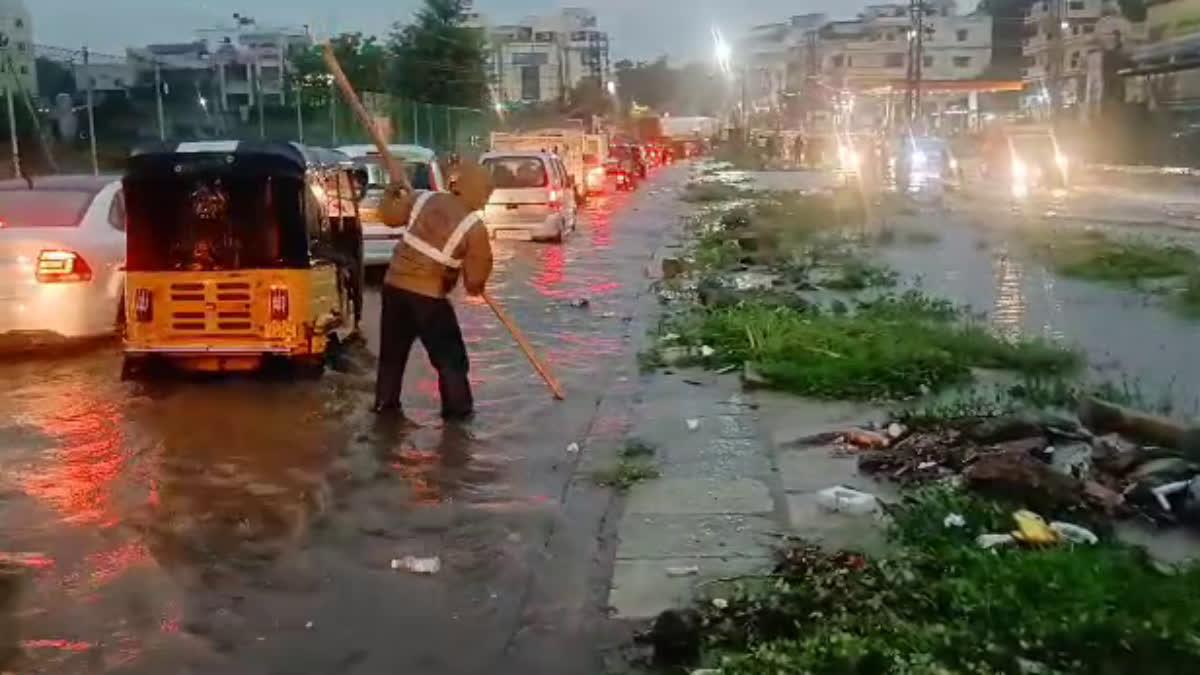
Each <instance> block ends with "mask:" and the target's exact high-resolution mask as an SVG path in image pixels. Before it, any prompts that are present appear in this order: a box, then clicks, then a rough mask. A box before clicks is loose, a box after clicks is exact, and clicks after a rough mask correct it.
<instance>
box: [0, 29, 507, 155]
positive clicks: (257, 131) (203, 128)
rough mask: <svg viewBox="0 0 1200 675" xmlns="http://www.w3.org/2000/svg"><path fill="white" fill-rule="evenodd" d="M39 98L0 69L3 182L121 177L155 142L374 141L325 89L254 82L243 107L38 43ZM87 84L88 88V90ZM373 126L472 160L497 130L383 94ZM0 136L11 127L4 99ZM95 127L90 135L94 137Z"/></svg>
mask: <svg viewBox="0 0 1200 675" xmlns="http://www.w3.org/2000/svg"><path fill="white" fill-rule="evenodd" d="M35 55H36V56H37V57H38V58H37V71H38V84H39V87H38V91H37V92H36V93H35V92H33V91H31V89H30V87H29V86H27V85H26V84H24V83H22V82H21V80H20V78H17V77H16V69H15V68H13V67H12V66H11V62H9V63H7V64H5V63H0V83H2V84H0V90H3V91H4V92H5V93H7V92H8V91H9V90H11V91H13V94H14V96H13V99H14V101H15V105H14V106H13V110H14V115H13V117H14V120H15V122H16V124H14V125H11V127H12V129H13V132H14V133H10V134H8V135H9V136H10V141H11V140H12V139H11V137H13V136H15V137H16V143H15V144H14V143H12V142H9V143H2V142H0V148H3V149H0V157H2V158H3V160H2V161H0V163H2V166H0V176H11V175H13V173H14V172H15V171H16V166H17V163H16V162H14V161H13V154H12V147H13V146H14V145H17V146H19V148H20V151H19V153H18V158H19V160H20V164H21V166H22V167H23V171H24V172H26V173H33V174H46V173H75V172H91V171H100V172H103V171H117V170H120V169H121V167H122V166H123V165H124V160H125V158H126V157H127V156H128V154H129V151H130V150H131V149H132V148H133V147H134V146H136V145H138V144H139V143H143V142H147V141H152V140H159V139H161V140H166V141H168V142H186V141H200V140H216V139H237V140H251V139H268V140H276V141H296V142H302V143H306V144H309V145H316V146H325V147H337V146H340V145H351V144H360V143H369V142H370V141H371V138H370V134H369V133H368V131H367V129H366V128H365V127H364V126H363V124H362V123H361V122H360V121H359V119H358V118H357V117H356V116H355V115H354V113H353V112H352V110H351V108H350V107H349V105H347V104H346V103H345V102H344V101H343V100H342V99H341V97H340V96H336V95H334V94H335V92H334V89H333V87H332V85H331V86H329V87H328V88H326V87H323V86H321V87H317V88H316V89H310V88H304V89H300V88H297V87H295V86H292V85H290V84H285V85H284V86H282V87H277V88H276V89H275V90H274V91H266V93H265V94H264V91H265V89H260V85H259V83H257V82H255V81H254V77H250V78H249V82H248V83H247V84H245V85H244V87H246V88H247V94H248V95H243V96H242V98H241V99H240V100H231V99H233V98H234V97H231V96H229V95H228V94H227V93H226V92H223V91H220V90H219V89H218V87H217V85H216V78H215V75H213V74H205V73H203V72H202V73H201V74H200V75H197V74H196V73H191V74H189V73H181V72H179V71H178V69H172V68H170V67H169V64H158V63H154V62H147V61H144V60H143V61H139V62H136V63H135V62H134V61H132V60H131V59H132V58H133V57H132V56H117V55H111V54H99V53H95V52H88V51H87V50H85V49H70V48H62V47H50V46H44V45H37V46H36V47H35ZM89 85H90V86H89ZM362 95H363V99H364V104H365V105H366V107H367V108H368V110H369V111H370V112H371V114H372V115H373V116H374V117H375V125H376V127H377V128H379V129H381V130H382V131H383V132H384V134H385V136H386V137H387V138H388V139H389V140H390V142H392V143H412V144H416V145H422V146H426V147H429V148H432V149H434V150H436V151H438V152H439V153H442V154H445V153H448V152H457V153H459V154H461V155H462V156H464V157H473V156H475V155H477V154H478V153H480V152H482V151H483V150H484V149H485V146H486V145H487V138H488V135H489V134H490V132H491V131H492V130H493V128H495V126H496V123H497V118H496V115H495V114H494V113H493V112H492V111H490V110H480V109H474V108H464V107H456V106H445V105H437V104H431V103H426V102H423V101H412V100H406V99H402V98H400V97H398V96H394V95H392V94H390V93H389V92H362ZM0 118H2V120H3V122H2V123H0V134H3V133H4V132H5V131H7V130H8V129H9V128H10V125H9V123H8V119H9V116H8V114H7V113H6V107H5V106H4V105H3V104H2V102H0ZM93 129H94V133H93V132H92V130H93Z"/></svg>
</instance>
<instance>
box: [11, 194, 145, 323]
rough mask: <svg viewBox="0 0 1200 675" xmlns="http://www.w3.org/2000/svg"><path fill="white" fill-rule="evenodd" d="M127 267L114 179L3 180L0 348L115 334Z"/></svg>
mask: <svg viewBox="0 0 1200 675" xmlns="http://www.w3.org/2000/svg"><path fill="white" fill-rule="evenodd" d="M124 261H125V200H124V198H123V196H122V192H121V183H120V181H119V180H118V179H117V178H116V177H115V176H108V177H103V176H46V177H41V178H35V179H33V185H32V187H30V184H29V183H27V182H26V181H24V180H6V181H0V342H3V341H5V338H8V339H9V340H11V339H12V338H17V339H21V340H25V339H32V340H33V341H35V342H37V341H53V340H55V339H62V338H84V337H98V336H103V335H109V334H112V333H113V332H114V331H115V330H116V327H117V326H118V325H119V323H120V320H121V318H122V317H121V313H122V302H121V301H122V295H123V289H124V282H125V265H124Z"/></svg>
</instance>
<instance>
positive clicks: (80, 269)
mask: <svg viewBox="0 0 1200 675" xmlns="http://www.w3.org/2000/svg"><path fill="white" fill-rule="evenodd" d="M36 277H37V280H38V281H39V282H41V283H43V284H64V283H76V282H82V281H91V280H92V268H91V267H89V266H88V264H87V261H86V260H84V259H83V256H81V255H79V254H78V253H75V252H74V251H60V250H48V251H42V252H41V253H39V254H38V259H37V272H36Z"/></svg>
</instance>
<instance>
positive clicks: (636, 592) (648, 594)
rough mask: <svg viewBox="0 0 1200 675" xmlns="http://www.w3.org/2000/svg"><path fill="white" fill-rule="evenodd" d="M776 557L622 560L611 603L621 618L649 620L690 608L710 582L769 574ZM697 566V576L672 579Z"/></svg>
mask: <svg viewBox="0 0 1200 675" xmlns="http://www.w3.org/2000/svg"><path fill="white" fill-rule="evenodd" d="M774 564H775V563H774V560H773V559H772V558H748V557H729V558H687V557H682V558H668V559H653V560H645V559H643V560H618V561H617V562H616V566H615V568H614V570H613V583H612V588H611V590H610V591H609V596H608V604H609V606H610V607H611V608H612V609H613V612H614V616H615V617H616V618H618V619H649V618H652V617H655V616H657V615H658V614H659V613H661V612H662V611H664V610H667V609H672V608H677V607H684V606H687V605H688V604H689V603H690V602H691V601H692V599H693V598H694V597H695V593H696V590H697V587H699V586H700V585H701V584H703V583H705V582H706V581H711V580H714V579H720V578H722V577H731V576H738V575H745V574H760V573H765V572H767V571H769V570H770V569H771V567H772V566H773V565H774ZM691 566H695V567H697V568H699V570H700V573H699V575H697V576H689V577H672V576H670V575H669V574H668V573H667V570H668V569H669V568H686V567H691Z"/></svg>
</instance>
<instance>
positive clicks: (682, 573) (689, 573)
mask: <svg viewBox="0 0 1200 675" xmlns="http://www.w3.org/2000/svg"><path fill="white" fill-rule="evenodd" d="M699 574H700V568H699V567H697V566H695V565H686V566H680V567H668V568H667V576H669V577H694V576H698V575H699Z"/></svg>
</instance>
